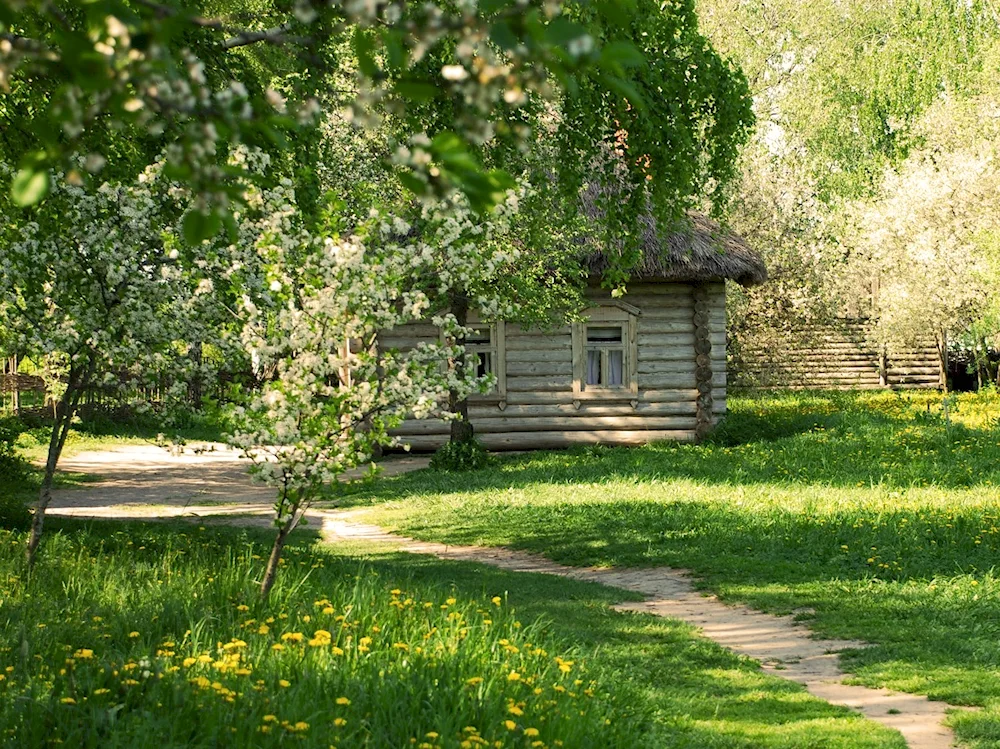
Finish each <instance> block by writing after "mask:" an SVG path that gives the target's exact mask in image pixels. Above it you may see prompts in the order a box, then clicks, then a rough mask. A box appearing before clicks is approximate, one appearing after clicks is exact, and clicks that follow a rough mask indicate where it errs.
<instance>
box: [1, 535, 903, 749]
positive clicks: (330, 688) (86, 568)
mask: <svg viewBox="0 0 1000 749" xmlns="http://www.w3.org/2000/svg"><path fill="white" fill-rule="evenodd" d="M49 522H50V523H51V524H52V525H53V527H54V529H55V530H56V531H57V532H56V533H53V534H52V535H51V536H50V537H49V539H48V541H47V543H48V545H49V546H48V549H47V552H48V553H46V554H45V555H43V556H42V557H41V558H40V559H39V561H38V563H37V566H36V571H35V574H34V577H33V579H32V582H31V586H30V587H26V586H25V585H24V584H23V582H22V581H21V580H20V578H19V577H18V576H17V575H16V574H15V571H16V570H17V569H19V565H21V564H22V544H23V538H22V536H23V534H16V533H7V532H0V576H2V577H0V579H2V580H3V581H4V582H3V583H2V584H0V596H2V598H3V600H4V607H3V609H2V614H0V615H2V617H3V621H4V626H3V627H2V628H0V666H2V667H3V668H2V669H0V672H2V673H4V675H5V678H4V680H3V681H2V683H0V694H2V695H3V699H0V732H2V733H0V736H2V738H3V740H5V741H7V742H8V743H10V742H11V741H13V740H14V739H13V736H15V735H16V743H17V744H18V746H25V747H34V746H42V745H46V744H48V743H51V742H53V741H55V740H62V741H63V742H64V743H65V744H73V745H75V746H87V745H94V744H98V743H99V744H100V745H101V746H109V747H125V746H128V747H153V746H156V747H182V746H183V747H186V746H219V745H239V746H256V747H270V746H287V745H289V744H291V743H294V745H296V746H303V747H314V746H315V747H324V749H325V747H328V746H329V745H330V744H331V743H335V744H336V745H337V746H344V747H353V746H363V745H369V746H380V747H381V746H384V747H390V746H391V747H399V746H409V745H411V743H412V744H413V745H418V744H419V743H420V742H423V741H426V742H427V743H428V744H432V745H436V746H440V747H442V749H445V748H447V749H459V747H460V746H461V741H462V740H467V739H468V736H469V734H470V730H469V729H467V728H466V727H467V726H472V727H473V728H474V729H475V732H476V733H477V734H478V735H480V736H482V737H483V738H485V739H487V740H489V742H490V744H491V745H492V744H493V742H494V741H499V742H501V744H502V745H503V746H516V747H528V746H530V744H531V742H532V741H535V740H544V741H545V742H546V744H547V745H549V746H555V745H557V744H556V742H557V741H561V742H563V745H564V746H566V747H580V748H581V749H585V748H586V747H595V749H596V747H622V748H623V749H625V748H628V749H631V748H632V747H635V746H637V745H642V746H693V747H694V746H696V747H699V749H702V748H703V749H736V747H747V746H754V747H774V748H775V749H777V748H779V747H790V746H805V745H809V744H810V743H811V744H821V745H824V746H836V747H841V748H842V749H899V747H901V746H902V744H901V743H900V739H899V737H898V735H895V734H894V733H893V732H892V731H890V730H888V729H886V728H883V727H881V726H876V725H874V724H871V723H869V722H867V721H865V720H864V719H862V718H860V716H858V715H857V714H854V713H852V712H850V711H848V710H845V709H843V708H836V707H832V706H831V705H829V704H827V703H825V702H823V701H821V700H817V699H813V698H811V697H810V696H809V695H807V694H806V693H805V691H804V690H803V689H802V688H801V687H799V686H798V685H794V684H790V683H788V682H785V681H783V680H780V679H777V678H775V677H773V676H769V675H767V674H764V673H762V672H761V670H760V668H759V667H758V666H757V665H756V664H754V663H751V662H749V661H747V660H746V659H744V658H740V657H738V656H735V655H733V654H732V653H730V652H727V651H725V650H724V649H722V648H720V647H718V646H716V645H714V644H712V643H711V642H709V641H707V640H705V639H703V638H701V637H699V636H697V634H696V633H695V632H694V630H693V629H691V628H690V627H687V626H685V625H682V624H679V623H677V622H674V621H670V620H665V619H660V618H657V617H652V616H648V615H639V614H619V613H613V612H610V611H609V610H608V607H609V606H610V605H611V604H613V603H616V602H618V601H620V600H621V599H622V596H623V595H624V596H625V597H626V598H633V597H635V596H632V595H631V594H628V593H623V592H622V591H616V590H611V589H608V588H604V587H602V586H598V585H594V584H590V583H583V582H577V581H572V580H563V579H557V578H552V577H549V576H545V575H523V574H518V573H511V572H504V571H501V570H492V569H488V568H484V567H482V566H481V565H473V564H459V563H453V562H443V561H437V560H434V559H431V558H429V557H423V556H419V557H416V556H412V555H402V556H401V555H398V554H395V553H391V552H390V553H381V554H380V553H379V552H378V550H377V549H375V548H372V547H364V548H360V549H353V550H345V549H343V548H340V549H339V551H338V550H336V548H335V547H323V546H319V545H313V544H312V541H313V539H311V538H308V537H305V536H302V537H300V538H299V539H298V541H295V540H294V537H293V543H292V545H291V547H290V548H289V550H288V561H287V564H286V565H285V567H286V568H285V570H284V571H283V574H282V576H281V577H280V578H279V582H278V584H277V586H276V587H275V589H274V591H273V593H272V596H271V598H270V600H269V601H268V602H267V603H262V602H261V601H260V600H259V598H258V596H257V595H256V591H255V588H254V585H253V583H252V580H253V579H254V577H255V575H257V574H259V571H260V568H261V566H262V564H263V561H262V559H261V557H262V556H263V555H265V554H266V553H267V544H266V541H267V538H266V536H265V535H263V533H262V532H260V531H250V530H248V531H241V530H238V529H233V528H226V527H220V528H208V529H203V528H198V527H197V526H195V525H189V524H184V525H177V524H147V525H142V524H129V525H124V526H123V525H120V524H92V525H84V524H81V523H77V522H70V521H61V520H59V519H52V520H50V521H49ZM317 631H323V632H329V633H330V642H329V643H328V644H325V645H324V644H320V643H319V642H317V643H316V645H312V644H310V640H320V641H323V640H325V637H324V636H323V635H320V636H319V637H317V635H316V633H317ZM294 633H301V634H302V639H301V641H298V640H297V639H296V638H295V637H289V638H285V637H284V635H286V634H287V635H294ZM362 638H371V639H370V641H367V642H366V641H364V640H362ZM241 643H242V644H241ZM529 643H530V645H529ZM570 643H572V644H570ZM274 645H281V646H282V647H283V649H282V650H276V649H273V648H274ZM334 647H339V648H341V649H342V650H343V651H344V653H343V654H342V655H341V654H338V653H337V652H336V651H335V650H334ZM361 647H365V648H367V651H366V652H362V651H361ZM234 656H238V658H239V660H238V661H237V660H236V658H235V657H234ZM202 657H204V658H205V659H206V660H204V661H202V660H199V659H201V658H202ZM557 657H558V658H561V659H562V661H563V662H567V661H568V662H571V663H569V665H568V666H567V667H568V669H569V671H568V673H563V671H562V669H560V668H559V663H560V662H559V661H557V660H556V659H557ZM189 659H194V662H189ZM8 666H10V667H11V669H10V670H9V671H8V670H4V669H6V668H7V667H8ZM242 669H246V670H247V671H248V672H249V673H243V672H242ZM512 672H513V673H515V674H516V675H517V676H516V677H514V678H511V673H512ZM517 677H519V678H517ZM282 679H283V680H285V681H286V682H287V684H288V685H287V686H282V682H281V680H282ZM479 679H481V680H482V681H479ZM577 679H579V680H581V681H582V683H580V684H578V683H577V682H576V680H577ZM564 685H565V686H564ZM556 687H559V688H560V689H565V691H560V690H559V689H556ZM535 689H541V690H542V691H541V694H535V693H534V690H535ZM104 690H107V691H104ZM230 692H231V693H232V694H231V693H230ZM570 693H572V694H570ZM708 693H711V694H712V695H713V699H711V700H706V699H705V695H706V694H708ZM342 697H344V698H347V701H348V703H349V704H341V703H338V701H337V700H338V698H342ZM342 702H343V701H342ZM512 703H513V704H514V705H515V706H518V709H519V711H520V712H521V713H522V714H516V713H515V712H512V711H511V709H510V708H511V704H512ZM581 703H582V704H581ZM581 712H582V713H583V714H582V715H581ZM267 716H274V718H273V719H271V718H269V717H267ZM338 719H340V720H343V721H346V722H345V723H344V724H343V725H340V724H338ZM605 719H608V720H609V721H610V722H609V723H605ZM300 721H301V722H302V723H307V724H309V725H308V728H302V727H296V724H298V723H299V722H300ZM506 721H512V725H513V730H511V729H510V728H508V727H507V725H506ZM265 727H269V730H266V731H264V730H261V729H262V728H265ZM528 728H537V729H538V731H539V736H538V737H532V736H530V735H529V733H528V732H527V731H526V729H528ZM431 732H433V733H435V734H438V736H437V737H436V738H435V737H432V736H430V735H429V734H430V733H431ZM411 739H413V740H414V741H413V742H411Z"/></svg>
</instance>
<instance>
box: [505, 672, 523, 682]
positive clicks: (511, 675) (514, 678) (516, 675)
mask: <svg viewBox="0 0 1000 749" xmlns="http://www.w3.org/2000/svg"><path fill="white" fill-rule="evenodd" d="M520 680H521V674H519V673H518V672H517V671H511V672H510V673H509V674H507V681H520Z"/></svg>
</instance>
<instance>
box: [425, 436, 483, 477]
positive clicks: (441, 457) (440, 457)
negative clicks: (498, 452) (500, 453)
mask: <svg viewBox="0 0 1000 749" xmlns="http://www.w3.org/2000/svg"><path fill="white" fill-rule="evenodd" d="M491 462H492V458H491V457H490V454H489V453H488V452H487V451H486V448H485V447H483V443H482V442H480V441H479V440H477V439H474V438H473V439H468V440H462V441H461V442H448V443H447V444H446V445H444V446H443V447H442V448H441V449H439V450H438V451H437V452H436V453H434V455H433V456H432V457H431V468H432V469H434V470H435V471H478V470H479V469H480V468H486V467H487V466H488V465H490V463H491Z"/></svg>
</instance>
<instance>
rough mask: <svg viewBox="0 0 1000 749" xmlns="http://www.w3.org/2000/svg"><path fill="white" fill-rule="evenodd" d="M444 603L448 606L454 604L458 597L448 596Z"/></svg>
mask: <svg viewBox="0 0 1000 749" xmlns="http://www.w3.org/2000/svg"><path fill="white" fill-rule="evenodd" d="M445 603H447V604H448V605H449V606H454V605H455V604H456V603H458V599H456V598H449V599H448V600H447V601H445Z"/></svg>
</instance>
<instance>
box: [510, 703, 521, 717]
mask: <svg viewBox="0 0 1000 749" xmlns="http://www.w3.org/2000/svg"><path fill="white" fill-rule="evenodd" d="M507 712H508V713H510V714H511V715H516V716H518V717H520V716H522V715H524V710H522V709H521V708H519V707H518V706H517V705H511V706H510V707H508V708H507Z"/></svg>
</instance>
